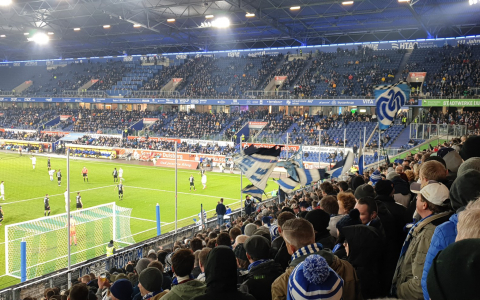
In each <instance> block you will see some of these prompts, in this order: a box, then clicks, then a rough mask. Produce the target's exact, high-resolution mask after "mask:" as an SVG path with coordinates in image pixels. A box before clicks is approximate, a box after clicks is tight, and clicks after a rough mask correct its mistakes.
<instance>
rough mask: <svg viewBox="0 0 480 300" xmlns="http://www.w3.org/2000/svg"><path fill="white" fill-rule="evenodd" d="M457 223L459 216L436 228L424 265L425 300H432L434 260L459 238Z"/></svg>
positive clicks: (423, 286) (454, 216) (423, 288)
mask: <svg viewBox="0 0 480 300" xmlns="http://www.w3.org/2000/svg"><path fill="white" fill-rule="evenodd" d="M457 223H458V215H457V214H453V215H452V216H451V217H450V219H449V220H448V221H447V222H445V223H443V224H441V225H438V226H437V228H435V232H434V233H433V236H432V241H431V242H430V248H428V252H427V256H426V258H425V264H424V265H423V274H422V290H423V298H424V299H425V300H430V296H429V295H428V290H427V276H428V271H429V270H430V267H431V266H432V262H433V259H434V258H435V256H437V254H438V252H440V251H442V250H443V249H445V248H447V246H448V245H450V244H453V243H454V242H455V239H456V238H457Z"/></svg>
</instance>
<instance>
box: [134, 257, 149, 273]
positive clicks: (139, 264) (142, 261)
mask: <svg viewBox="0 0 480 300" xmlns="http://www.w3.org/2000/svg"><path fill="white" fill-rule="evenodd" d="M149 263H150V260H149V259H148V258H142V259H140V260H139V261H138V262H137V265H136V266H135V271H137V274H140V273H142V271H143V270H144V269H146V268H147V266H148V264H149Z"/></svg>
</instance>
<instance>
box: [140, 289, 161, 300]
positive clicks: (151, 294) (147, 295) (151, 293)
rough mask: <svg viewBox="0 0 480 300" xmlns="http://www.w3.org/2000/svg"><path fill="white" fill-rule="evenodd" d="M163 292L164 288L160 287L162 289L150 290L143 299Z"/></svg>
mask: <svg viewBox="0 0 480 300" xmlns="http://www.w3.org/2000/svg"><path fill="white" fill-rule="evenodd" d="M161 292H163V289H160V291H155V292H150V293H148V294H145V296H143V297H142V299H143V300H147V299H150V298H152V297H154V296H155V295H157V294H160V293H161Z"/></svg>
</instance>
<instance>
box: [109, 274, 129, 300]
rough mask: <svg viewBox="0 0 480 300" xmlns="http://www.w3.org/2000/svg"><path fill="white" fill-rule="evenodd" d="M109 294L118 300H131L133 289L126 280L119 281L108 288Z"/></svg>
mask: <svg viewBox="0 0 480 300" xmlns="http://www.w3.org/2000/svg"><path fill="white" fill-rule="evenodd" d="M110 293H112V295H113V296H114V297H115V298H117V299H118V300H131V299H132V297H131V296H132V293H133V287H132V283H131V282H130V280H128V279H120V280H117V281H115V282H114V283H113V284H112V286H111V287H110Z"/></svg>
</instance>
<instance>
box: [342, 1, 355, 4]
mask: <svg viewBox="0 0 480 300" xmlns="http://www.w3.org/2000/svg"><path fill="white" fill-rule="evenodd" d="M352 4H353V1H343V2H342V5H352Z"/></svg>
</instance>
